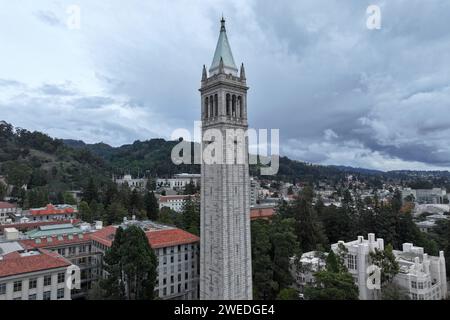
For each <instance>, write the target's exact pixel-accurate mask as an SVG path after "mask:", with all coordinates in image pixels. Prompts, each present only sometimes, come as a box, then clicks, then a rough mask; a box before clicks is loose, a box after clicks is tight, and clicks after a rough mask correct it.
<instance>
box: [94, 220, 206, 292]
mask: <svg viewBox="0 0 450 320" xmlns="http://www.w3.org/2000/svg"><path fill="white" fill-rule="evenodd" d="M130 224H137V225H139V226H140V227H141V228H143V230H144V231H145V233H146V235H147V238H148V241H149V244H150V246H151V247H152V248H153V249H154V250H155V253H156V256H157V258H158V268H157V272H158V277H157V283H156V286H155V296H158V297H159V298H160V299H177V300H195V299H198V296H199V288H198V287H199V241H200V239H199V237H197V236H195V235H193V234H190V233H188V232H186V231H183V230H181V229H177V228H174V227H169V226H165V225H160V224H156V223H154V222H151V221H140V222H138V221H128V222H127V223H124V224H122V225H121V226H122V227H123V228H126V227H127V226H128V225H130ZM118 227H119V226H108V227H105V228H103V229H102V230H99V231H97V232H95V233H92V234H91V239H92V244H93V250H95V251H97V252H100V253H101V254H102V255H101V256H99V257H102V256H103V254H104V253H105V251H106V250H107V249H108V248H110V247H111V245H112V242H113V240H114V235H115V233H116V230H117V228H118ZM105 276H106V274H105Z"/></svg>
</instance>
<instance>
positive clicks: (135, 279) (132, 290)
mask: <svg viewBox="0 0 450 320" xmlns="http://www.w3.org/2000/svg"><path fill="white" fill-rule="evenodd" d="M104 260H105V269H106V271H107V272H108V274H109V276H108V278H107V279H106V281H104V282H103V285H102V289H103V290H105V291H106V295H107V296H108V297H111V298H113V299H126V300H152V299H153V298H154V287H155V282H156V276H157V273H156V268H157V264H158V260H157V258H156V255H155V253H154V251H153V249H152V248H151V247H150V244H149V241H148V238H147V236H146V234H145V232H144V231H142V229H141V228H139V227H137V226H129V227H127V228H126V229H125V230H122V228H121V227H119V228H118V229H117V231H116V235H115V238H114V241H113V244H112V246H111V248H110V249H109V250H107V252H106V254H105V259H104Z"/></svg>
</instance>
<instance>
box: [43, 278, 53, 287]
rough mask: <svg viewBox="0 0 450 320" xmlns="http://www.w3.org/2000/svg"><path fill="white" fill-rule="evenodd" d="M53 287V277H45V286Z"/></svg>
mask: <svg viewBox="0 0 450 320" xmlns="http://www.w3.org/2000/svg"><path fill="white" fill-rule="evenodd" d="M51 285H52V276H45V277H44V286H51Z"/></svg>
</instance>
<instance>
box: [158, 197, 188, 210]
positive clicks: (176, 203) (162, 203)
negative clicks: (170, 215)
mask: <svg viewBox="0 0 450 320" xmlns="http://www.w3.org/2000/svg"><path fill="white" fill-rule="evenodd" d="M191 197H192V196H191V195H174V196H160V197H159V209H162V208H164V207H167V208H169V209H172V210H173V211H176V212H181V211H183V207H184V203H185V202H186V200H188V199H189V198H191Z"/></svg>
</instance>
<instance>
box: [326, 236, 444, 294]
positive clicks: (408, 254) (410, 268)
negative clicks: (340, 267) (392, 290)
mask: <svg viewBox="0 0 450 320" xmlns="http://www.w3.org/2000/svg"><path fill="white" fill-rule="evenodd" d="M339 245H343V246H344V247H345V248H346V249H347V250H348V252H347V254H345V257H344V260H345V263H346V266H347V268H348V271H349V272H350V273H351V274H352V276H353V279H354V281H355V284H356V285H357V286H358V289H359V299H360V300H374V299H378V298H379V291H378V290H376V289H369V288H368V286H367V279H368V277H369V274H370V273H369V272H367V268H368V267H369V266H370V265H371V264H372V262H371V258H370V252H373V251H375V249H378V250H384V240H383V239H380V238H378V239H375V234H373V233H369V235H368V238H367V239H364V237H362V236H359V237H358V239H357V240H355V241H350V242H344V241H339V242H338V243H335V244H332V245H331V249H332V250H333V251H334V252H335V253H338V252H339ZM393 253H394V255H395V258H396V261H397V262H398V264H399V266H400V272H399V273H398V274H397V275H396V276H395V277H394V280H393V281H394V283H395V284H397V285H398V286H399V287H400V288H401V289H402V291H404V293H405V294H407V295H408V296H409V297H410V298H411V299H413V300H440V299H446V298H447V296H448V293H447V277H446V268H445V258H444V252H443V251H441V252H440V253H439V256H438V257H435V256H429V255H428V254H426V253H424V250H423V248H422V247H415V246H414V245H413V244H411V243H404V244H403V247H402V250H393Z"/></svg>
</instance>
